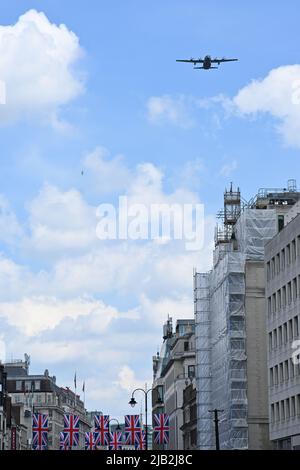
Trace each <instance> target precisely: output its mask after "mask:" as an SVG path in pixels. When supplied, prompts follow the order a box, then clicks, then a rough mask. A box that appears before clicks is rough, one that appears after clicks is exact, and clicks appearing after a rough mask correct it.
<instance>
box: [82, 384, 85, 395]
mask: <svg viewBox="0 0 300 470" xmlns="http://www.w3.org/2000/svg"><path fill="white" fill-rule="evenodd" d="M82 391H83V393H84V392H85V382H83V384H82Z"/></svg>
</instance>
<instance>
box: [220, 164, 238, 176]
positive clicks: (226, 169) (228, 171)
mask: <svg viewBox="0 0 300 470" xmlns="http://www.w3.org/2000/svg"><path fill="white" fill-rule="evenodd" d="M237 166H238V165H237V161H236V160H232V161H231V162H228V163H224V165H222V166H221V168H220V171H219V175H220V176H224V177H228V176H231V175H232V173H233V172H234V171H235V170H236V169H237Z"/></svg>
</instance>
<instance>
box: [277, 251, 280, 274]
mask: <svg viewBox="0 0 300 470" xmlns="http://www.w3.org/2000/svg"><path fill="white" fill-rule="evenodd" d="M279 272H280V256H279V253H278V254H277V255H276V274H279Z"/></svg>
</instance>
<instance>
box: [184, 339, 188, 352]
mask: <svg viewBox="0 0 300 470" xmlns="http://www.w3.org/2000/svg"><path fill="white" fill-rule="evenodd" d="M184 350H185V351H188V350H189V342H188V341H185V342H184Z"/></svg>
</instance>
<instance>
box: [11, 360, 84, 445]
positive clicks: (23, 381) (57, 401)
mask: <svg viewBox="0 0 300 470" xmlns="http://www.w3.org/2000/svg"><path fill="white" fill-rule="evenodd" d="M5 372H6V374H7V393H8V394H9V396H10V397H11V405H12V410H13V417H14V422H15V426H17V429H18V442H20V441H21V444H20V446H21V448H31V438H32V414H33V413H41V414H47V415H48V417H49V433H48V449H49V450H58V449H59V434H60V432H61V431H62V430H63V416H64V414H76V415H78V416H79V447H78V450H79V449H84V435H85V432H88V431H89V430H90V429H91V427H92V426H91V422H90V419H89V417H88V416H87V414H86V411H85V408H84V404H83V402H82V400H80V397H79V396H78V395H76V394H75V393H74V392H73V391H72V390H70V389H69V388H63V387H59V386H58V385H57V384H56V378H55V376H50V375H49V372H48V370H45V372H44V374H42V375H37V374H30V373H29V358H28V356H26V357H25V360H24V361H22V360H17V361H13V362H10V363H6V364H5ZM20 434H21V435H20Z"/></svg>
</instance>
